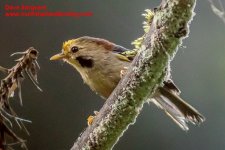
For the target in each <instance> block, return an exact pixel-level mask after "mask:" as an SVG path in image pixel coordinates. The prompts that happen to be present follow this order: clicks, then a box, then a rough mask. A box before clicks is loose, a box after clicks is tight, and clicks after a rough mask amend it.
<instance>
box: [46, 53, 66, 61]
mask: <svg viewBox="0 0 225 150" xmlns="http://www.w3.org/2000/svg"><path fill="white" fill-rule="evenodd" d="M65 57H66V55H65V54H63V53H59V54H56V55H54V56H52V57H51V58H50V60H61V59H63V58H65Z"/></svg>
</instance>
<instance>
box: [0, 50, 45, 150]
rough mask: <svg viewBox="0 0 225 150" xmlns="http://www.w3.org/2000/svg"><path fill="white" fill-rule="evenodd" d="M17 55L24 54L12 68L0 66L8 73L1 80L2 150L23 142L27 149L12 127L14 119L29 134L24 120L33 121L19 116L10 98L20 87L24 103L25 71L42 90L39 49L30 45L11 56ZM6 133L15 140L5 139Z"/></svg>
mask: <svg viewBox="0 0 225 150" xmlns="http://www.w3.org/2000/svg"><path fill="white" fill-rule="evenodd" d="M15 55H22V56H21V57H20V58H19V59H17V60H16V62H17V63H16V65H15V66H13V67H12V68H11V69H7V68H4V67H1V66H0V71H1V72H3V73H7V74H8V75H7V76H6V78H4V79H2V80H1V82H0V83H1V84H0V125H1V128H0V133H1V137H0V139H1V140H0V145H2V146H0V149H2V150H5V149H7V148H8V149H10V146H12V145H15V144H21V147H23V148H25V149H27V148H26V145H25V143H24V140H22V139H21V138H19V137H18V136H17V135H16V134H15V133H14V132H13V131H12V129H11V128H10V127H12V121H13V120H14V121H15V122H16V123H17V125H18V126H19V128H21V129H23V130H24V131H25V132H26V133H27V134H29V132H28V130H27V129H26V127H25V125H24V124H23V122H29V123H31V121H29V120H26V119H22V118H20V117H18V116H17V114H16V112H15V111H14V110H13V109H12V107H11V106H10V103H9V98H10V97H13V96H14V92H15V90H16V89H18V97H19V100H20V104H21V106H22V105H23V103H22V93H21V83H22V81H23V79H24V78H25V77H24V73H25V74H27V76H28V77H29V79H30V80H31V81H32V83H33V84H34V85H35V86H36V87H37V88H38V89H39V90H40V91H42V90H41V88H40V87H39V86H38V82H37V71H38V69H40V66H39V65H38V63H37V58H38V51H37V50H36V49H34V48H33V47H30V48H28V49H27V50H26V51H25V52H16V53H13V54H12V55H11V56H15ZM6 122H7V123H9V124H10V127H8V126H7V124H6ZM6 134H7V135H8V136H9V137H11V138H12V139H14V141H15V142H14V143H11V144H7V141H6V139H5V135H6Z"/></svg>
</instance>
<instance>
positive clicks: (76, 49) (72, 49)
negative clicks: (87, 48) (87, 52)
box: [71, 46, 79, 53]
mask: <svg viewBox="0 0 225 150" xmlns="http://www.w3.org/2000/svg"><path fill="white" fill-rule="evenodd" d="M78 50H79V48H78V47H77V46H73V47H72V48H71V52H72V53H76V52H77V51H78Z"/></svg>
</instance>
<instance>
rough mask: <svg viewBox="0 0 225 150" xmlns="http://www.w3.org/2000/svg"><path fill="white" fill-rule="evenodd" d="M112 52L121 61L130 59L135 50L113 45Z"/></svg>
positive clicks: (133, 55)
mask: <svg viewBox="0 0 225 150" xmlns="http://www.w3.org/2000/svg"><path fill="white" fill-rule="evenodd" d="M113 53H115V54H116V57H117V58H118V59H120V60H123V61H128V62H130V61H132V60H133V59H134V57H135V56H136V54H137V51H134V50H129V49H126V48H124V47H122V46H119V45H117V46H115V47H114V49H113Z"/></svg>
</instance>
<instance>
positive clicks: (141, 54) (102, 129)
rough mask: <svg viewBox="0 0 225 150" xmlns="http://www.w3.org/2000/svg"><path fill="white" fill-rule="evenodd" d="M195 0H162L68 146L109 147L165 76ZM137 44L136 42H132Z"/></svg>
mask: <svg viewBox="0 0 225 150" xmlns="http://www.w3.org/2000/svg"><path fill="white" fill-rule="evenodd" d="M195 2H196V1H195V0H167V1H166V0H163V1H162V3H161V4H160V6H159V7H158V8H156V9H155V10H154V17H153V18H151V19H152V20H151V22H149V27H150V28H149V29H148V28H146V30H147V32H146V33H145V34H144V36H143V37H142V39H141V40H139V41H136V42H139V43H141V44H140V45H139V47H136V48H138V53H137V55H136V57H135V59H134V60H133V62H132V64H131V66H130V68H129V70H128V72H127V74H126V76H124V77H123V79H122V80H121V81H120V83H119V84H118V86H117V87H116V89H115V90H114V91H113V93H112V94H111V96H110V97H109V98H108V99H107V101H106V103H105V104H104V106H103V107H102V108H101V110H100V111H99V113H98V115H97V116H96V117H95V119H94V121H93V124H92V125H91V126H89V127H88V128H87V129H86V130H85V131H84V132H83V133H82V135H81V136H80V137H79V138H78V139H77V141H76V142H75V143H74V145H73V147H72V148H71V150H83V149H85V150H107V149H112V148H113V146H114V145H115V144H116V143H117V141H118V140H119V138H120V137H121V136H122V135H123V132H125V131H126V130H127V128H128V127H129V125H130V124H133V123H135V119H136V117H137V116H138V114H139V113H140V110H141V109H142V107H143V104H144V103H145V102H147V98H149V97H151V96H152V95H153V94H154V91H155V89H157V88H158V86H159V85H161V84H162V82H163V81H164V80H165V78H166V77H167V76H168V69H169V68H168V66H169V64H170V61H171V60H172V58H173V57H174V56H175V54H176V52H177V48H178V46H179V45H180V44H181V42H182V39H183V38H184V37H186V36H187V34H188V29H189V23H190V20H191V19H192V17H193V8H194V6H195ZM136 44H138V43H136Z"/></svg>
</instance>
